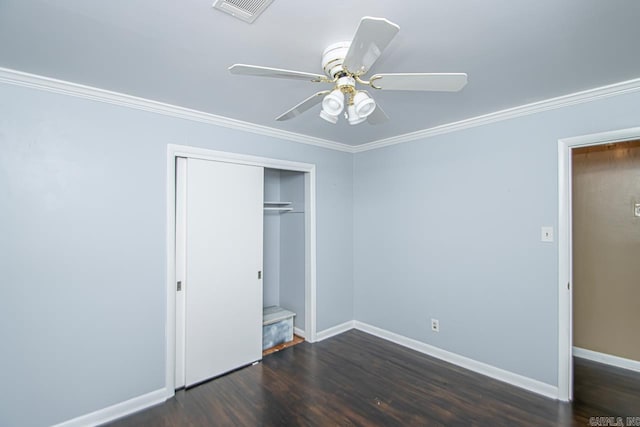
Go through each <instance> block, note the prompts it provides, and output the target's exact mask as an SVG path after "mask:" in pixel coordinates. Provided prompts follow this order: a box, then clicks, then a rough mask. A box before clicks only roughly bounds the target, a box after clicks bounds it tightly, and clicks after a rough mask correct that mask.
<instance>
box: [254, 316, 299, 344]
mask: <svg viewBox="0 0 640 427" xmlns="http://www.w3.org/2000/svg"><path fill="white" fill-rule="evenodd" d="M295 315H296V314H295V313H294V312H293V311H289V310H285V309H284V308H282V307H278V306H271V307H264V309H263V311H262V349H263V350H266V349H268V348H271V347H274V346H276V345H278V344H282V343H284V342H289V341H292V340H293V318H294V316H295Z"/></svg>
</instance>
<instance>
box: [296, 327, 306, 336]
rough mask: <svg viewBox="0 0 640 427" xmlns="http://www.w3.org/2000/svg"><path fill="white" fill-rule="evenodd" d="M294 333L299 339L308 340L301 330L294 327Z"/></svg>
mask: <svg viewBox="0 0 640 427" xmlns="http://www.w3.org/2000/svg"><path fill="white" fill-rule="evenodd" d="M293 333H294V334H296V335H297V336H299V337H302V338H306V337H305V332H304V331H303V330H302V329H300V328H296V327H295V326H294V327H293Z"/></svg>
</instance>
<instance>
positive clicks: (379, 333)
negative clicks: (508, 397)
mask: <svg viewBox="0 0 640 427" xmlns="http://www.w3.org/2000/svg"><path fill="white" fill-rule="evenodd" d="M354 326H355V329H357V330H360V331H362V332H366V333H368V334H371V335H374V336H376V337H378V338H382V339H384V340H387V341H390V342H392V343H395V344H398V345H401V346H404V347H407V348H410V349H412V350H415V351H418V352H420V353H423V354H426V355H428V356H432V357H435V358H438V359H440V360H444V361H445V362H449V363H452V364H454V365H457V366H461V367H463V368H465V369H468V370H470V371H474V372H477V373H479V374H482V375H486V376H488V377H491V378H494V379H496V380H499V381H502V382H505V383H507V384H511V385H513V386H516V387H520V388H523V389H525V390H528V391H531V392H534V393H537V394H540V395H542V396H545V397H550V398H552V399H558V388H557V387H556V386H553V385H551V384H547V383H543V382H541V381H538V380H534V379H533V378H529V377H525V376H523V375H519V374H516V373H513V372H510V371H506V370H504V369H500V368H497V367H495V366H492V365H488V364H486V363H482V362H478V361H477V360H474V359H470V358H468V357H465V356H461V355H459V354H456V353H452V352H450V351H446V350H443V349H441V348H438V347H434V346H432V345H429V344H426V343H423V342H421V341H417V340H414V339H412V338H408V337H405V336H404V335H400V334H396V333H394V332H390V331H387V330H385V329H382V328H378V327H376V326H373V325H369V324H367V323H364V322H360V321H357V320H356V321H355V322H354Z"/></svg>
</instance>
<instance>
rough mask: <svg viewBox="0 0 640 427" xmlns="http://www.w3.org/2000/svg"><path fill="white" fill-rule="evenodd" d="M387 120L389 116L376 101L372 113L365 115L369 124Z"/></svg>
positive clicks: (377, 123)
mask: <svg viewBox="0 0 640 427" xmlns="http://www.w3.org/2000/svg"><path fill="white" fill-rule="evenodd" d="M388 121H389V116H387V113H385V112H384V110H383V109H382V108H380V104H378V103H377V102H376V109H375V110H373V113H371V114H369V116H368V117H367V123H369V124H370V125H379V124H380V123H385V122H388Z"/></svg>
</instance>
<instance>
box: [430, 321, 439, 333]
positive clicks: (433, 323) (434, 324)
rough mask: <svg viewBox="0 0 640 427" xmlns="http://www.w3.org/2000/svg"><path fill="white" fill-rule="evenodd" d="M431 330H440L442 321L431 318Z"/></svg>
mask: <svg viewBox="0 0 640 427" xmlns="http://www.w3.org/2000/svg"><path fill="white" fill-rule="evenodd" d="M431 330H432V331H433V332H440V321H439V320H438V319H431Z"/></svg>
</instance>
